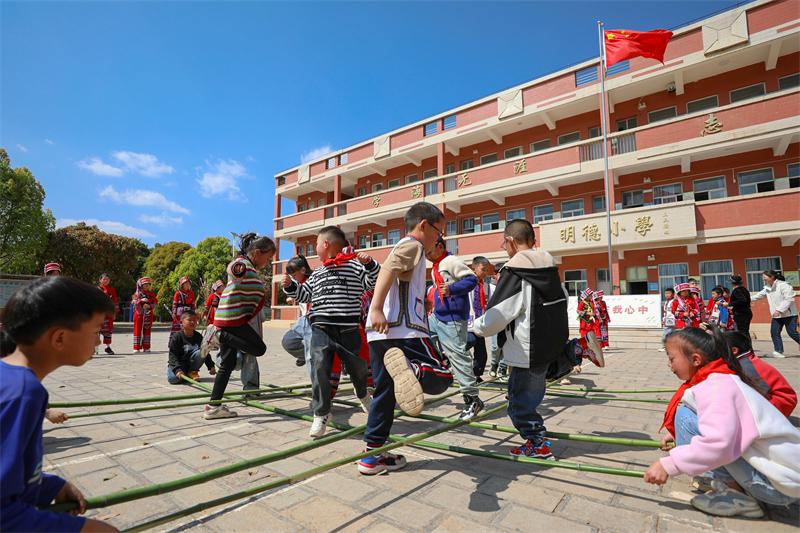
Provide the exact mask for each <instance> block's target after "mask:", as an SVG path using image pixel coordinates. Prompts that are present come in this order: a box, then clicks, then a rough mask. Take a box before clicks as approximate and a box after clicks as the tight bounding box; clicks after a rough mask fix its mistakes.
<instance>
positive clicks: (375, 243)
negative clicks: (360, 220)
mask: <svg viewBox="0 0 800 533" xmlns="http://www.w3.org/2000/svg"><path fill="white" fill-rule="evenodd" d="M378 235H380V239H376V238H375V237H376V236H378ZM369 240H370V242H371V243H372V247H373V248H378V247H379V246H386V243H385V242H384V239H383V232H382V231H375V232H373V233H372V234H371V236H370V239H369Z"/></svg>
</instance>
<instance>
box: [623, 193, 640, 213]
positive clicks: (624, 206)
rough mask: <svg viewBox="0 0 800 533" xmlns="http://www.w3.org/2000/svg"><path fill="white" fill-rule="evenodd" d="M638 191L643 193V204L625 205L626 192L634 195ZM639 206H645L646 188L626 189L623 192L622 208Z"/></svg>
mask: <svg viewBox="0 0 800 533" xmlns="http://www.w3.org/2000/svg"><path fill="white" fill-rule="evenodd" d="M637 192H638V193H641V195H642V203H641V204H636V205H628V206H626V205H625V195H626V194H631V195H632V194H635V193H637ZM637 207H644V189H634V190H632V191H624V192H623V193H622V209H635V208H637Z"/></svg>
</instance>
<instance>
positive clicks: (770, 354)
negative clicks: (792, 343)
mask: <svg viewBox="0 0 800 533" xmlns="http://www.w3.org/2000/svg"><path fill="white" fill-rule="evenodd" d="M764 357H775V358H776V359H783V358H785V357H786V356H785V355H783V354H782V353H781V352H772V353H765V354H764Z"/></svg>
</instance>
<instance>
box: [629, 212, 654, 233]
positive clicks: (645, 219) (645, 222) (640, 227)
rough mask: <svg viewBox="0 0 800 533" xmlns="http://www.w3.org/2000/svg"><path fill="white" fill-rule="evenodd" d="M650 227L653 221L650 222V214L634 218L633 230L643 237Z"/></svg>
mask: <svg viewBox="0 0 800 533" xmlns="http://www.w3.org/2000/svg"><path fill="white" fill-rule="evenodd" d="M652 227H653V223H652V222H650V215H647V216H642V217H639V218H637V219H636V227H635V228H633V231H635V232H636V233H638V234H639V235H641V236H642V237H644V236H645V235H647V232H648V231H650V230H651V229H652Z"/></svg>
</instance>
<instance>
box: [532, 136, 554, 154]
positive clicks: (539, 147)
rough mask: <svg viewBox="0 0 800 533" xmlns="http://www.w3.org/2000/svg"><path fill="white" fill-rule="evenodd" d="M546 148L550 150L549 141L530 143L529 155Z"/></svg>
mask: <svg viewBox="0 0 800 533" xmlns="http://www.w3.org/2000/svg"><path fill="white" fill-rule="evenodd" d="M548 148H550V139H545V140H543V141H536V142H535V143H531V153H533V152H538V151H540V150H547V149H548Z"/></svg>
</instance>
